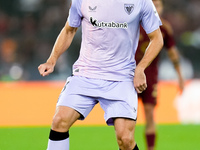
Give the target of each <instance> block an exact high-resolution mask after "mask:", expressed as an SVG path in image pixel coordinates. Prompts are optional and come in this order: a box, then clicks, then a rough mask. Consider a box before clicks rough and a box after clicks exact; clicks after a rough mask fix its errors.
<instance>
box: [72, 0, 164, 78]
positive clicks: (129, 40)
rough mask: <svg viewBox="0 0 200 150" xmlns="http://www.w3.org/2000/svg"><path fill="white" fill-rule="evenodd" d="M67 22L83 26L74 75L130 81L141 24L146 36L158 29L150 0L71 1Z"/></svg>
mask: <svg viewBox="0 0 200 150" xmlns="http://www.w3.org/2000/svg"><path fill="white" fill-rule="evenodd" d="M68 22H69V25H70V26H71V27H80V26H82V43H81V49H80V55H79V58H78V60H77V61H76V62H75V63H74V65H73V74H74V75H79V76H84V77H89V78H97V79H105V80H113V81H130V80H133V76H134V70H135V67H136V62H135V59H134V58H135V51H136V49H137V46H138V40H139V34H140V33H139V31H140V30H139V28H140V24H141V25H142V26H143V28H144V29H145V31H146V33H147V34H148V33H151V32H153V31H155V30H156V29H158V28H159V26H160V25H161V21H160V18H159V16H158V14H157V12H156V10H155V7H154V5H153V3H152V0H72V5H71V8H70V11H69V16H68Z"/></svg>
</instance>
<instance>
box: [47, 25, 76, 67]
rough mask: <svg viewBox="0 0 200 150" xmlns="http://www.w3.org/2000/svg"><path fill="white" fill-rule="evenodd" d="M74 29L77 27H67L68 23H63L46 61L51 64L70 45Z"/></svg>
mask: <svg viewBox="0 0 200 150" xmlns="http://www.w3.org/2000/svg"><path fill="white" fill-rule="evenodd" d="M76 30H77V28H72V27H69V25H68V23H67V24H66V25H65V27H64V28H63V29H62V30H61V32H60V34H59V35H58V37H57V39H56V42H55V44H54V47H53V50H52V52H51V55H50V57H49V58H48V60H47V62H48V63H51V64H53V65H55V64H56V61H57V60H58V58H59V57H60V55H62V54H63V53H64V52H65V51H66V50H67V49H68V48H69V46H70V45H71V42H72V40H73V38H74V35H75V33H76Z"/></svg>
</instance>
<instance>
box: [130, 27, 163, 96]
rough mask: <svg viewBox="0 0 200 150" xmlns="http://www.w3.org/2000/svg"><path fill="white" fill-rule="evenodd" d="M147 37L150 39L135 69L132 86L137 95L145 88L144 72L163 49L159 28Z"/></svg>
mask: <svg viewBox="0 0 200 150" xmlns="http://www.w3.org/2000/svg"><path fill="white" fill-rule="evenodd" d="M148 37H149V39H150V43H149V45H148V47H147V49H146V51H145V54H144V56H143V58H142V60H141V61H140V63H139V64H138V65H137V67H136V69H135V75H134V86H135V89H136V91H137V92H138V93H141V92H142V91H144V90H145V89H146V88H147V83H146V76H145V73H144V70H145V69H146V68H147V67H148V66H149V65H150V64H151V62H152V61H153V59H154V58H155V57H156V56H157V55H158V53H159V52H160V50H161V49H162V47H163V37H162V33H161V31H160V28H158V29H157V30H155V31H153V32H151V33H149V34H148Z"/></svg>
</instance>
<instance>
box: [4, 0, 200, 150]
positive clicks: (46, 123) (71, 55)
mask: <svg viewBox="0 0 200 150" xmlns="http://www.w3.org/2000/svg"><path fill="white" fill-rule="evenodd" d="M164 2H165V11H164V17H165V18H166V19H167V20H168V21H169V22H170V23H171V24H172V26H173V30H174V34H175V40H176V42H177V47H178V49H179V52H180V55H181V69H182V73H183V75H184V78H185V79H186V86H185V89H184V91H183V93H182V94H181V93H180V91H179V90H178V84H177V81H176V79H177V76H176V73H175V71H174V69H173V66H172V64H171V63H170V61H169V59H168V58H167V56H166V53H165V51H162V52H161V54H160V55H161V61H160V65H159V86H158V95H159V97H158V106H157V107H156V116H155V118H156V122H157V124H158V129H159V130H158V132H159V133H160V136H159V137H158V142H157V149H162V150H164V149H165V148H166V149H168V148H169V147H170V146H169V145H171V144H172V145H173V144H174V145H178V146H177V147H176V148H174V146H173V147H172V148H171V149H176V150H179V149H188V148H187V146H188V147H190V148H191V147H192V146H193V149H194V150H198V149H199V148H200V144H199V142H198V139H199V138H200V137H199V135H200V80H199V78H200V61H199V59H200V19H199V15H200V1H199V0H176V1H174V0H166V1H164ZM69 3H70V2H69V1H67V0H57V1H55V0H6V1H0V150H18V149H20V150H21V149H22V150H25V149H26V150H27V149H28V150H31V147H28V148H27V147H26V146H24V147H23V146H22V145H24V144H19V143H21V142H22V140H26V138H25V137H26V136H29V137H31V135H33V134H34V133H35V134H36V133H37V134H38V135H40V140H39V139H38V138H37V139H38V140H35V145H38V146H40V148H38V147H34V146H32V147H33V149H42V148H41V147H44V148H45V146H46V141H47V136H48V131H49V130H48V129H49V127H50V124H51V120H52V115H53V114H54V110H55V104H56V101H57V98H58V96H59V93H60V91H61V89H62V87H63V85H64V83H65V79H66V77H67V76H70V75H71V66H72V64H73V62H74V61H75V60H76V59H77V57H78V52H79V46H80V41H81V39H80V34H81V32H80V29H79V30H78V32H77V35H76V36H75V39H74V41H73V43H72V45H71V47H70V49H69V50H68V52H66V53H64V55H63V56H62V57H61V58H60V59H59V61H58V63H57V65H56V68H55V72H54V73H53V74H52V75H50V76H48V77H45V78H42V77H41V76H40V75H39V73H38V70H37V67H38V65H39V64H40V63H43V62H44V61H46V59H47V58H48V56H49V54H50V52H51V49H52V46H53V44H54V41H55V39H56V37H57V35H58V33H59V32H60V30H61V28H62V27H63V25H64V23H65V21H66V19H67V16H68V9H69ZM143 115H144V114H143V111H142V105H141V103H139V113H138V131H137V133H136V138H139V139H141V140H140V141H139V144H140V145H142V144H143V145H144V139H143V137H141V135H143V132H144V131H143V128H144V116H143ZM104 126H105V122H104V120H103V112H102V110H101V109H100V107H99V106H97V107H95V109H94V110H93V111H92V113H91V114H90V115H89V116H88V118H87V119H86V120H85V121H84V122H81V121H78V122H77V123H76V124H75V127H74V128H72V132H74V134H76V132H80V133H82V134H85V133H84V131H88V132H90V133H93V132H97V133H98V131H101V129H99V127H102V128H103V129H102V132H103V131H105V132H106V133H107V136H111V135H110V134H114V133H113V132H111V133H110V132H109V131H110V127H108V128H104ZM107 129H108V130H109V131H107ZM22 130H23V131H22ZM111 130H112V129H111ZM169 132H170V133H171V136H169V137H168V138H167V140H166V139H165V137H162V135H165V134H167V135H168V134H169ZM27 133H29V134H30V135H27ZM109 133H110V134H109ZM98 134H101V132H100V133H98ZM172 134H173V135H179V136H175V137H174V139H173V136H172ZM20 135H24V137H23V136H20ZM38 135H35V136H36V137H37V136H38ZM89 135H90V134H89V133H88V136H89ZM92 135H93V134H91V136H90V138H89V137H87V138H88V139H89V140H92ZM94 136H96V135H94ZM102 136H103V135H102ZM183 137H184V138H183ZM79 138H80V139H81V137H80V135H79ZM84 138H85V137H83V139H84ZM20 139H21V142H18V140H20ZM72 139H73V137H72ZM74 139H76V137H74ZM83 139H81V140H83ZM95 139H98V137H96V138H95ZM111 139H113V137H112V136H111ZM76 140H77V139H76ZM98 140H99V141H100V143H101V142H102V143H103V142H104V140H103V138H102V139H101V140H100V139H98ZM98 140H97V141H98ZM114 140H115V139H114ZM176 141H177V142H176ZM12 143H15V144H12ZM23 143H24V142H23ZM25 143H26V144H25V145H30V144H31V140H28V141H26V142H25ZM37 143H38V144H37ZM40 143H41V144H40ZM72 143H73V140H72ZM110 143H112V142H110ZM186 143H189V145H188V144H186ZM17 144H19V145H21V146H18V147H17V146H16V145H17ZM97 144H98V143H97ZM106 144H107V143H105V145H106ZM112 144H113V143H112ZM112 144H111V147H112ZM12 145H15V148H14V147H12ZM72 145H73V144H72ZM94 145H95V144H94ZM101 145H102V144H101ZM113 145H115V147H114V148H115V149H117V147H116V143H114V144H113ZM107 146H109V145H107ZM162 146H163V147H162ZM181 146H182V147H181ZM83 147H84V146H83ZM83 147H82V148H83ZM86 147H87V145H86ZM90 147H92V146H91V145H90V146H89V147H87V148H85V149H90ZM44 148H43V149H44ZM72 149H73V150H76V149H81V148H78V147H74V148H72ZM83 149H84V148H83ZM91 149H93V148H91ZM96 149H98V148H96ZM102 149H106V148H102ZM107 149H108V148H107ZM110 149H113V147H112V148H110ZM191 149H192V148H191Z"/></svg>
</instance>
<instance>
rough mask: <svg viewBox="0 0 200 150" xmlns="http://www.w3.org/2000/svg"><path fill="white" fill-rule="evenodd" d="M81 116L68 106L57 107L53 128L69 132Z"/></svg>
mask: <svg viewBox="0 0 200 150" xmlns="http://www.w3.org/2000/svg"><path fill="white" fill-rule="evenodd" d="M80 116H81V115H80V113H78V112H77V111H76V110H74V109H73V108H70V107H67V106H57V107H56V112H55V115H54V117H53V123H52V128H53V129H60V130H68V129H69V128H70V127H71V126H72V125H73V123H74V122H75V121H76V120H77V119H78V118H80ZM62 128H64V129H62ZM63 132H64V131H63Z"/></svg>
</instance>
